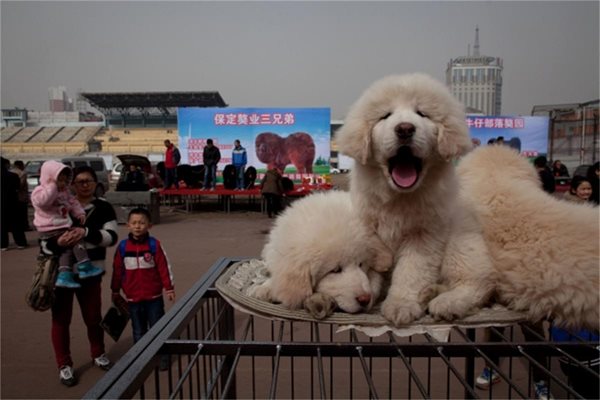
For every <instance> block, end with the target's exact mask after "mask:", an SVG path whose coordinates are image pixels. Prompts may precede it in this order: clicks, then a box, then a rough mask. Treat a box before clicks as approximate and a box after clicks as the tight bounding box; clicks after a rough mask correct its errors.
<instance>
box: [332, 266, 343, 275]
mask: <svg viewBox="0 0 600 400" xmlns="http://www.w3.org/2000/svg"><path fill="white" fill-rule="evenodd" d="M331 272H332V273H334V274H339V273H340V272H342V266H341V265H338V266H337V267H335V268H334V269H332V270H331Z"/></svg>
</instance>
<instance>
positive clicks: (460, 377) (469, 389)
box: [425, 333, 479, 399]
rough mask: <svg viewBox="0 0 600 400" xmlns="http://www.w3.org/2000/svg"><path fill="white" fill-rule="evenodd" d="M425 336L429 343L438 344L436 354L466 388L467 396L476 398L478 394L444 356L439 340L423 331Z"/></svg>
mask: <svg viewBox="0 0 600 400" xmlns="http://www.w3.org/2000/svg"><path fill="white" fill-rule="evenodd" d="M425 338H426V339H427V340H428V341H429V342H430V343H435V344H438V347H436V350H437V352H438V354H439V355H440V357H441V358H442V360H443V361H444V363H445V364H446V365H447V366H448V368H450V370H451V371H452V373H453V374H454V376H455V377H456V378H457V379H458V381H459V382H460V383H461V384H462V385H463V387H464V388H465V389H466V390H467V392H468V394H469V396H471V397H469V398H472V399H478V398H479V396H478V395H477V393H475V391H474V390H473V387H471V386H469V384H468V383H467V381H466V380H465V378H464V377H463V376H462V375H461V374H460V372H458V370H457V369H456V367H455V366H454V364H452V363H451V362H450V359H449V358H448V357H447V356H446V354H444V347H443V346H439V342H438V341H437V340H435V338H433V337H432V336H431V335H430V334H428V333H425ZM448 381H450V379H448Z"/></svg>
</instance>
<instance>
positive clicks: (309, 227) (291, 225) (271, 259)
mask: <svg viewBox="0 0 600 400" xmlns="http://www.w3.org/2000/svg"><path fill="white" fill-rule="evenodd" d="M262 258H263V260H264V261H265V264H266V266H267V269H268V270H269V272H270V278H269V279H268V280H267V281H266V282H265V283H264V284H263V285H261V286H259V287H257V288H256V289H255V290H254V292H253V293H251V295H252V296H253V297H257V298H260V299H263V300H267V301H272V302H276V303H281V304H282V305H283V306H285V307H287V308H290V309H298V308H301V307H302V306H304V307H305V308H306V309H307V310H308V311H309V312H311V313H312V314H313V316H315V317H317V318H323V317H325V316H327V315H329V314H331V312H333V310H334V309H335V307H336V306H337V307H339V308H340V309H341V310H343V311H346V312H349V313H357V312H361V311H367V310H369V309H370V308H371V307H372V306H373V304H374V303H375V301H376V300H377V298H378V296H379V294H380V291H381V286H382V277H381V274H380V272H377V271H381V272H383V271H385V270H387V269H389V268H390V267H391V265H392V258H391V253H390V252H389V250H387V249H386V248H385V247H384V246H383V244H382V243H381V242H379V240H376V239H373V238H369V237H368V236H367V234H366V231H365V229H364V228H363V226H362V224H361V223H360V222H359V221H358V219H357V218H356V212H354V211H353V209H352V204H351V200H350V194H349V193H347V192H341V191H331V192H328V193H315V194H312V195H310V196H308V197H306V198H304V199H301V200H297V201H295V202H294V203H293V204H292V206H291V207H289V208H288V209H286V210H285V212H284V213H283V214H282V215H281V216H280V217H278V218H277V219H276V221H275V225H274V227H273V229H272V230H271V232H270V234H269V237H268V242H267V244H266V245H265V247H264V249H263V252H262Z"/></svg>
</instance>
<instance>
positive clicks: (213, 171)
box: [202, 139, 221, 190]
mask: <svg viewBox="0 0 600 400" xmlns="http://www.w3.org/2000/svg"><path fill="white" fill-rule="evenodd" d="M202 160H203V162H204V189H209V190H214V189H215V187H216V186H217V164H219V161H220V160H221V152H220V151H219V148H218V147H217V146H215V145H214V144H213V140H212V139H206V146H204V151H203V152H202Z"/></svg>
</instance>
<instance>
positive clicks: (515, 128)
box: [467, 116, 549, 157]
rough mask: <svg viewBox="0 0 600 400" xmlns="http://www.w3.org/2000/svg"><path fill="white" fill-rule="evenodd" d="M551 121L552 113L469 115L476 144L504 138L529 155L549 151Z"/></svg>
mask: <svg viewBox="0 0 600 400" xmlns="http://www.w3.org/2000/svg"><path fill="white" fill-rule="evenodd" d="M548 124H549V119H548V117H521V116H519V117H511V116H506V117H500V116H498V117H496V116H468V117H467V125H468V126H469V132H470V134H471V140H473V143H474V144H475V145H477V146H485V145H486V144H491V141H494V142H496V141H497V140H498V138H502V139H503V140H504V144H505V145H507V146H510V147H512V148H514V149H516V150H518V151H519V153H521V154H522V155H524V156H526V157H537V156H540V155H546V153H547V152H548Z"/></svg>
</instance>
